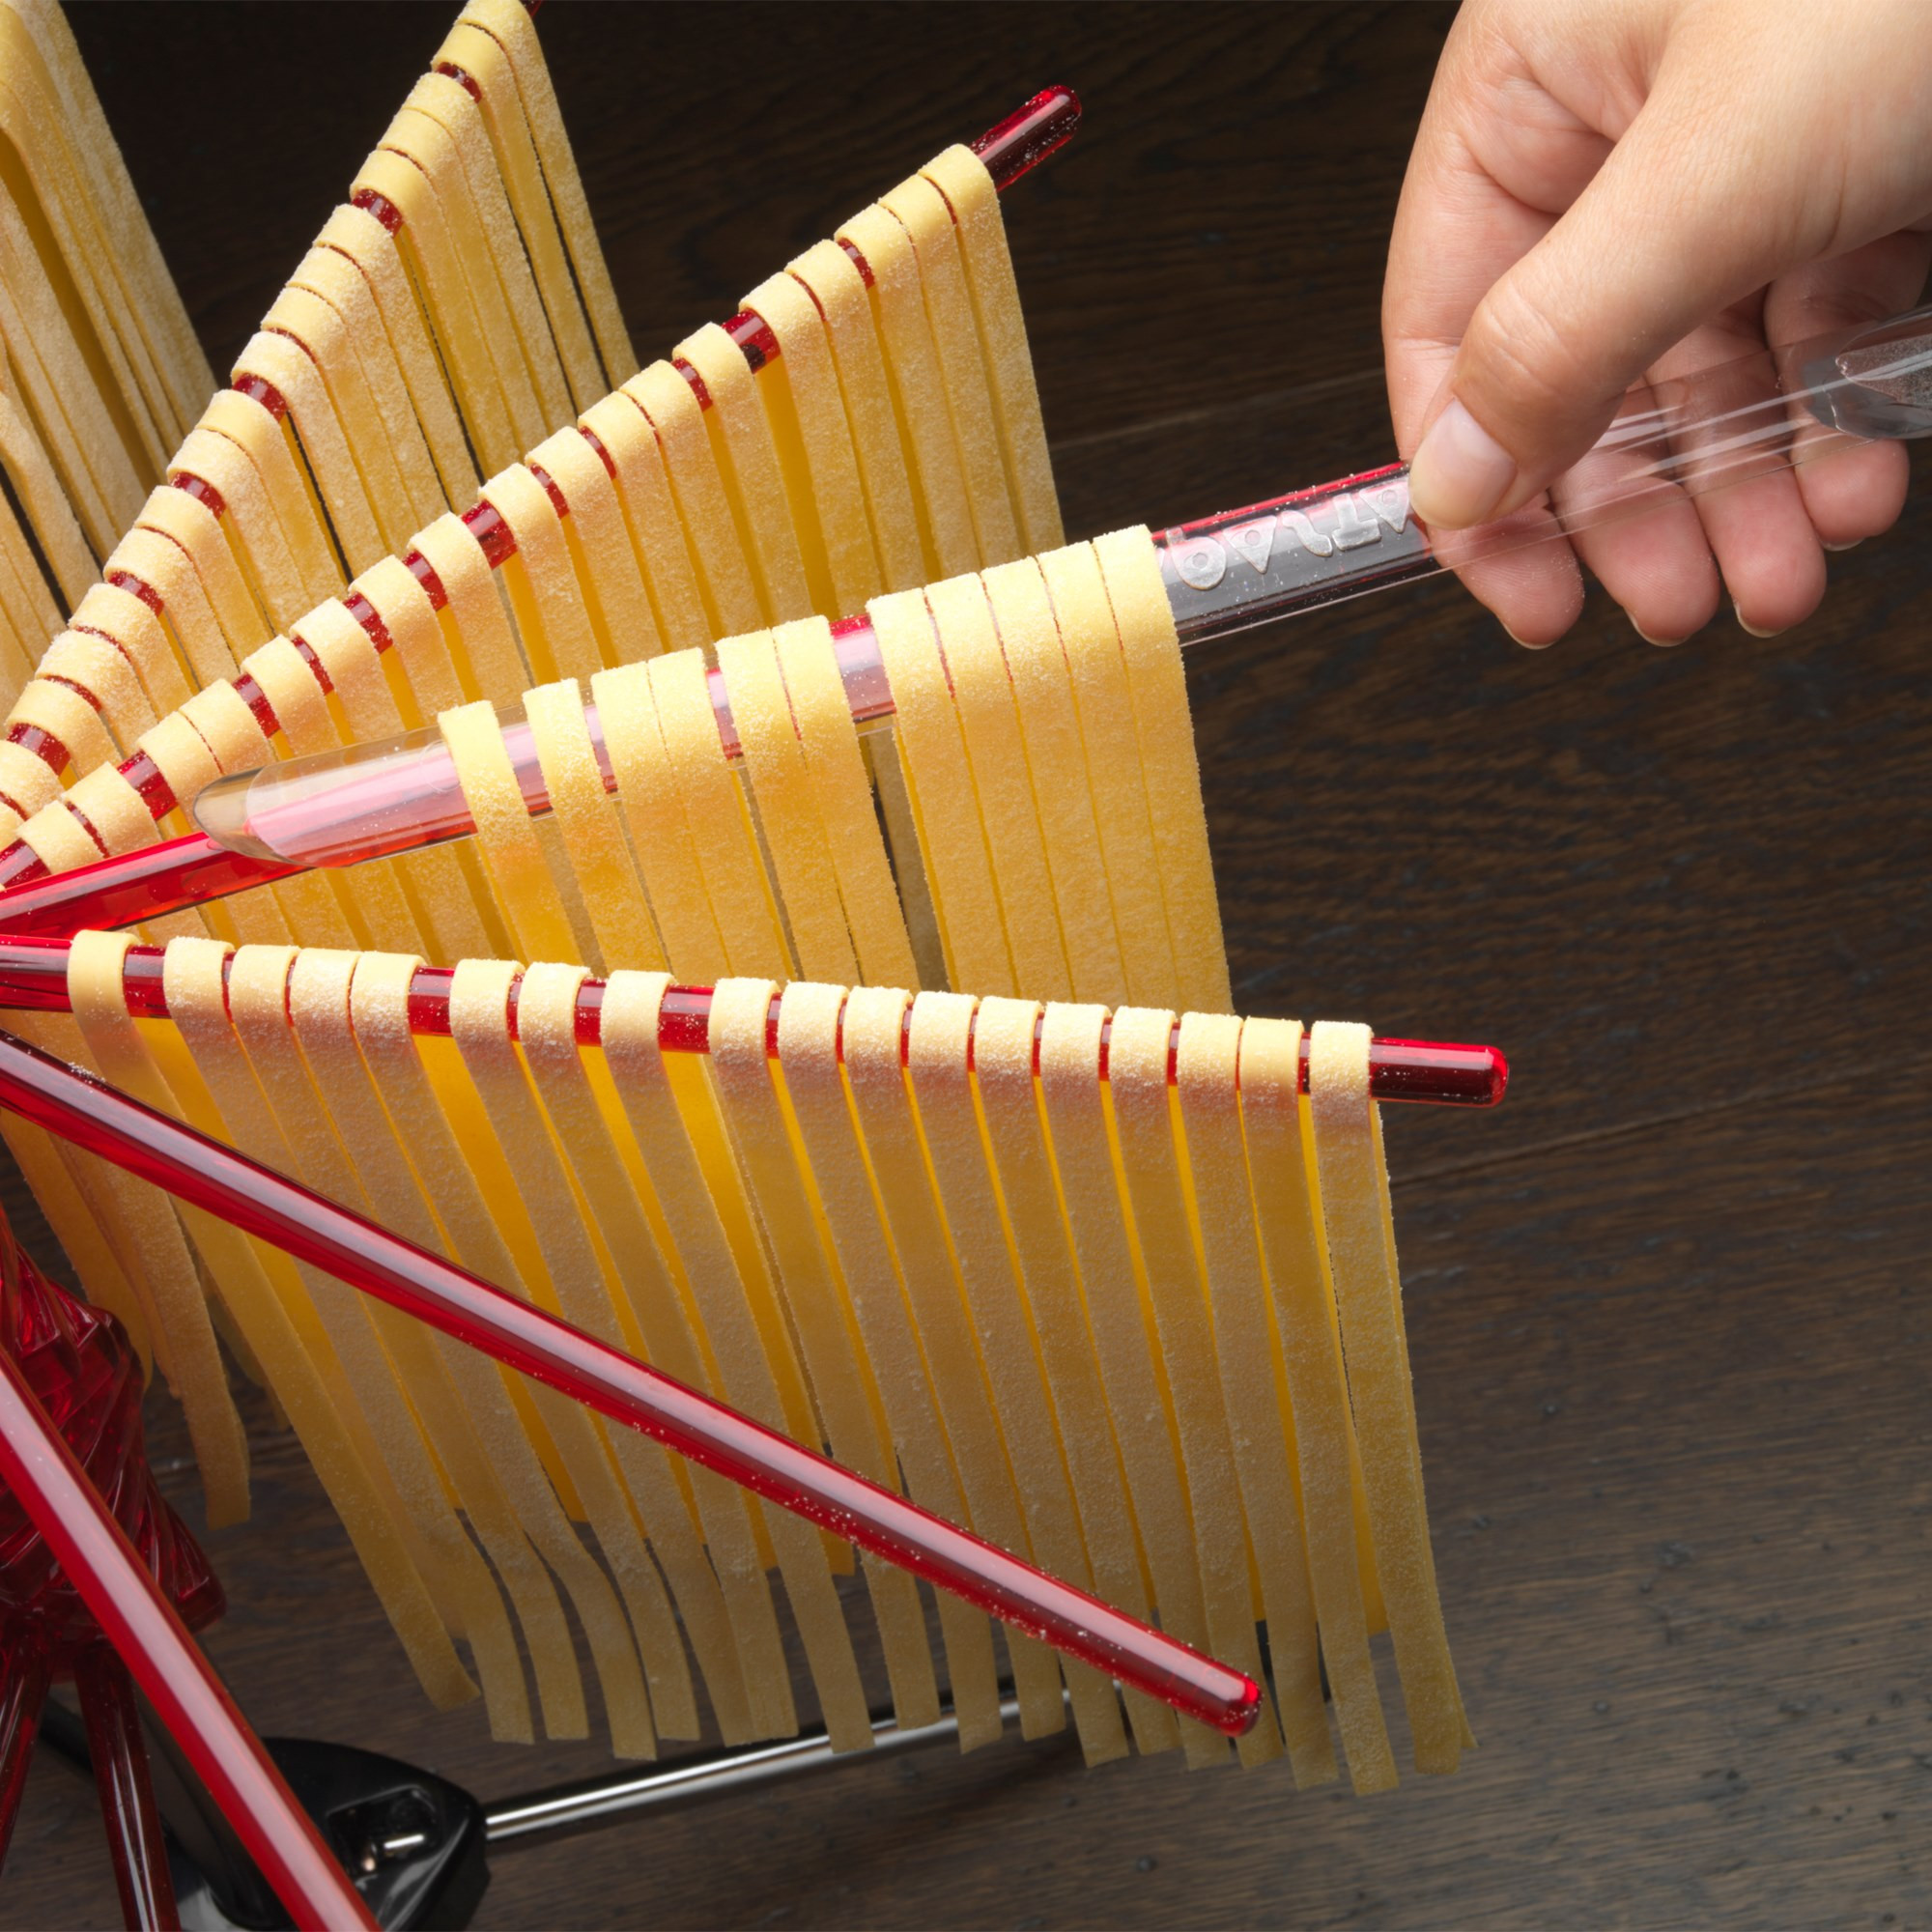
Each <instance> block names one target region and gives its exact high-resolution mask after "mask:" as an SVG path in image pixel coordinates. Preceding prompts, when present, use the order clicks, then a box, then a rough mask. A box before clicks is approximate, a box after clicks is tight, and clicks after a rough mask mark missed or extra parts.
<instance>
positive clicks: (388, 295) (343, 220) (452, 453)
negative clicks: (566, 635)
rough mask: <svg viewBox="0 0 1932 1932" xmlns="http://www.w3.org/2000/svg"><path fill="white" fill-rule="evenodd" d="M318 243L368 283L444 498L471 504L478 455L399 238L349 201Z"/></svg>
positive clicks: (328, 223) (333, 216)
mask: <svg viewBox="0 0 1932 1932" xmlns="http://www.w3.org/2000/svg"><path fill="white" fill-rule="evenodd" d="M316 246H317V247H318V248H327V249H331V250H333V251H334V252H335V253H336V254H339V255H341V256H342V257H343V259H344V260H346V261H348V262H350V263H352V264H353V265H354V266H355V269H356V270H357V272H358V273H360V275H361V277H362V279H363V281H364V282H365V283H366V284H367V285H368V289H369V292H370V294H371V295H372V296H373V297H374V298H375V301H376V307H377V309H378V311H379V313H380V314H381V316H382V320H383V327H384V330H385V331H386V332H387V334H388V338H389V346H390V348H391V350H392V351H393V352H394V355H395V358H396V364H397V367H398V368H399V369H400V370H401V372H402V377H403V381H404V383H405V384H407V385H408V389H409V399H410V404H411V408H412V412H413V414H414V417H415V421H416V424H417V426H418V427H419V429H420V430H421V433H422V436H423V440H425V442H426V443H427V444H428V446H429V452H430V456H431V458H432V459H433V461H434V463H435V465H436V475H437V478H438V480H439V482H440V489H441V493H442V500H443V501H444V503H445V504H449V503H466V502H468V501H469V499H470V498H471V497H473V496H474V495H475V494H476V484H477V475H476V463H475V459H474V458H473V457H472V456H471V455H470V453H469V444H468V443H467V442H466V441H465V440H464V435H463V423H462V420H461V418H460V417H459V415H458V413H457V408H456V400H455V398H454V396H453V395H452V394H451V393H450V388H449V385H448V384H447V383H445V382H444V381H443V377H442V370H441V366H440V363H439V361H438V358H437V354H436V351H435V349H434V348H433V347H432V346H431V343H430V338H429V333H428V331H427V329H425V327H423V311H422V309H421V308H420V307H419V306H418V304H417V302H416V298H415V293H414V291H413V290H412V288H411V286H410V275H409V270H408V269H407V268H405V267H404V264H403V258H402V255H401V253H400V252H399V250H398V248H397V246H396V238H395V237H394V236H393V235H391V234H390V233H389V231H388V230H387V229H386V228H384V226H383V224H382V223H381V222H380V221H378V220H377V219H376V217H375V216H374V215H373V214H371V213H369V212H368V211H367V210H366V209H361V208H355V207H352V206H348V205H345V206H343V207H341V208H338V209H337V210H336V211H335V212H334V213H332V214H331V215H330V216H329V217H328V219H327V221H326V222H325V223H324V224H323V228H322V233H321V234H320V235H318V236H317V237H316ZM406 468H407V465H406ZM425 514H428V513H427V512H425Z"/></svg>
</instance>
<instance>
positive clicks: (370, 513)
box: [237, 285, 420, 570]
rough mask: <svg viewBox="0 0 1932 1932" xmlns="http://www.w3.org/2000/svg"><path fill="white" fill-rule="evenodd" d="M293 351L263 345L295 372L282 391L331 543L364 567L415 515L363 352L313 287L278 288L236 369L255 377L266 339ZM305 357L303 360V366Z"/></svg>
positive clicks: (398, 539)
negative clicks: (291, 386) (291, 387)
mask: <svg viewBox="0 0 1932 1932" xmlns="http://www.w3.org/2000/svg"><path fill="white" fill-rule="evenodd" d="M271 336H272V337H273V338H275V339H276V340H284V339H286V340H287V342H288V345H289V346H290V347H293V348H294V349H295V350H296V351H297V355H295V356H291V355H288V354H286V353H285V351H283V350H280V349H276V350H271V351H269V352H268V353H270V354H271V355H273V356H274V358H275V359H276V360H277V361H279V362H280V363H281V364H282V365H283V371H284V373H285V374H287V375H291V376H294V377H295V378H296V379H297V381H296V387H295V392H294V393H293V394H290V393H288V392H287V391H284V392H283V400H284V401H285V402H287V404H288V405H289V412H290V416H291V417H292V418H293V420H294V422H295V428H296V435H297V436H298V439H299V440H300V441H301V445H302V450H303V453H304V454H305V455H306V456H307V458H308V462H309V469H310V470H311V471H312V472H313V474H314V476H315V480H316V483H317V485H318V486H319V487H320V489H321V491H322V495H323V498H324V500H325V501H326V502H327V505H328V513H329V520H330V522H331V523H332V524H333V526H334V528H335V536H336V541H337V542H338V543H339V544H340V545H341V547H342V550H343V553H344V554H345V555H346V556H347V557H348V558H349V567H350V568H351V569H352V570H360V569H363V568H366V567H367V565H368V564H370V563H372V562H374V560H375V558H376V557H377V556H379V555H380V554H382V552H383V551H384V549H385V548H390V549H393V548H394V547H395V546H396V545H398V544H401V543H404V542H406V541H407V540H408V536H409V532H410V531H411V530H412V528H413V527H414V526H415V525H416V524H417V523H418V522H419V521H420V519H418V518H417V517H416V516H414V515H413V514H412V505H411V503H410V499H409V495H408V492H407V491H406V490H405V489H404V487H403V476H402V471H401V470H400V469H398V468H397V467H396V459H395V454H394V451H393V450H392V449H391V448H390V445H389V436H388V431H387V429H386V428H385V427H384V422H383V418H382V415H381V413H380V412H379V411H378V409H377V407H376V398H375V395H374V393H373V392H372V391H371V389H370V386H369V378H368V376H367V375H366V374H365V372H364V370H363V366H362V355H361V351H360V350H359V348H358V347H357V346H356V343H355V338H354V337H353V336H352V335H351V334H350V333H349V330H348V328H347V327H345V325H344V323H343V320H342V317H341V316H340V315H339V314H338V313H337V312H336V310H335V309H333V308H332V307H330V305H329V304H328V303H327V302H326V301H324V300H323V298H321V297H320V296H318V295H316V294H314V293H313V292H312V291H310V290H308V289H304V288H298V287H296V286H294V285H291V286H290V287H288V288H285V289H283V291H282V292H281V294H280V295H278V296H277V297H276V298H275V299H274V301H273V303H272V304H271V305H270V309H269V312H268V314H267V315H266V316H264V317H263V318H262V333H261V334H259V335H257V336H256V337H255V338H254V340H253V341H252V342H251V343H250V344H249V345H248V347H247V348H246V349H245V350H244V351H243V352H242V360H241V363H238V364H237V372H238V380H239V379H240V376H241V374H242V373H246V374H253V375H261V376H263V378H264V380H269V378H268V377H267V372H266V370H265V369H264V368H263V367H262V362H263V356H264V353H265V347H266V345H267V343H268V341H269V339H270V337H271ZM302 362H306V363H307V364H308V365H309V366H308V367H307V368H305V369H304V368H302V367H301V366H300V364H301V363H302ZM276 386H277V388H278V389H279V388H280V384H276Z"/></svg>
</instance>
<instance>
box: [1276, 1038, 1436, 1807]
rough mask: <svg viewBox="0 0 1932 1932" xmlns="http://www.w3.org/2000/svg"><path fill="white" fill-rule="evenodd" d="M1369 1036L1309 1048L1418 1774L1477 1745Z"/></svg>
mask: <svg viewBox="0 0 1932 1932" xmlns="http://www.w3.org/2000/svg"><path fill="white" fill-rule="evenodd" d="M1369 1037H1370V1036H1369V1030H1368V1028H1367V1027H1364V1026H1352V1025H1345V1024H1342V1023H1339V1022H1336V1021H1330V1020H1320V1021H1317V1023H1316V1025H1315V1029H1314V1032H1313V1035H1312V1036H1311V1040H1310V1047H1309V1061H1308V1103H1309V1118H1310V1121H1311V1123H1312V1124H1313V1127H1314V1130H1315V1158H1316V1166H1317V1169H1318V1171H1319V1173H1320V1176H1321V1222H1322V1228H1323V1232H1324V1234H1325V1236H1326V1238H1327V1246H1328V1260H1329V1265H1330V1267H1331V1268H1332V1269H1333V1271H1334V1281H1335V1301H1336V1305H1337V1307H1338V1309H1339V1310H1340V1313H1341V1318H1342V1347H1343V1352H1344V1356H1345V1359H1346V1361H1347V1364H1348V1374H1349V1397H1350V1405H1351V1406H1352V1408H1353V1410H1354V1416H1355V1430H1356V1440H1357V1441H1358V1442H1359V1444H1360V1446H1361V1456H1362V1481H1363V1485H1364V1487H1365V1489H1366V1491H1367V1493H1368V1503H1369V1520H1370V1522H1371V1523H1372V1525H1373V1526H1374V1531H1375V1539H1376V1570H1377V1574H1378V1576H1379V1577H1380V1579H1381V1586H1382V1598H1383V1601H1384V1603H1386V1605H1388V1619H1389V1631H1390V1633H1391V1634H1392V1635H1393V1636H1394V1638H1395V1656H1396V1667H1397V1669H1398V1670H1400V1672H1401V1673H1402V1686H1403V1695H1404V1698H1405V1701H1406V1703H1407V1706H1408V1721H1409V1729H1410V1732H1411V1735H1412V1736H1413V1739H1414V1744H1415V1768H1416V1770H1418V1771H1423V1772H1451V1771H1454V1770H1455V1769H1456V1766H1457V1763H1458V1761H1459V1759H1460V1758H1461V1755H1462V1752H1463V1747H1464V1744H1465V1742H1469V1743H1472V1742H1473V1740H1472V1739H1469V1738H1468V1736H1467V1726H1466V1724H1465V1722H1464V1719H1463V1699H1462V1693H1461V1692H1460V1691H1459V1690H1458V1689H1457V1687H1456V1668H1455V1665H1454V1664H1453V1663H1452V1662H1450V1659H1449V1640H1448V1637H1447V1635H1446V1634H1445V1633H1444V1631H1443V1627H1442V1605H1441V1602H1440V1600H1439V1598H1438V1597H1437V1594H1436V1589H1435V1558H1434V1556H1433V1555H1432V1554H1431V1552H1430V1548H1429V1521H1428V1514H1427V1507H1426V1505H1425V1503H1424V1501H1423V1495H1422V1460H1421V1450H1420V1449H1419V1447H1418V1446H1417V1442H1416V1432H1415V1408H1414V1398H1413V1395H1412V1393H1411V1390H1410V1380H1409V1371H1408V1344H1407V1342H1406V1339H1405V1337H1404V1333H1403V1321H1402V1302H1401V1294H1402V1286H1401V1282H1400V1281H1399V1279H1398V1277H1397V1273H1396V1265H1395V1241H1394V1237H1393V1235H1392V1233H1391V1231H1390V1225H1389V1214H1388V1205H1387V1204H1388V1174H1387V1170H1386V1169H1385V1167H1384V1165H1383V1162H1382V1148H1381V1127H1380V1122H1379V1120H1378V1118H1377V1114H1376V1110H1375V1104H1374V1102H1373V1101H1371V1100H1370V1098H1369Z"/></svg>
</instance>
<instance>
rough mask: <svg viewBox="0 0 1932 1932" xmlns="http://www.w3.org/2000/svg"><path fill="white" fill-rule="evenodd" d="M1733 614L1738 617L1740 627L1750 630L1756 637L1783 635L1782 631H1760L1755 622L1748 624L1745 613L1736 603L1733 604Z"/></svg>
mask: <svg viewBox="0 0 1932 1932" xmlns="http://www.w3.org/2000/svg"><path fill="white" fill-rule="evenodd" d="M1731 614H1732V615H1733V616H1734V617H1736V618H1737V620H1738V624H1739V626H1740V628H1742V629H1744V630H1747V631H1748V632H1749V633H1750V634H1751V636H1752V637H1754V638H1776V637H1781V636H1782V635H1783V633H1782V632H1781V631H1760V630H1759V629H1758V627H1757V626H1756V625H1755V624H1747V623H1746V622H1745V613H1744V612H1743V611H1740V610H1739V609H1738V607H1737V606H1736V605H1735V604H1733V605H1732V606H1731Z"/></svg>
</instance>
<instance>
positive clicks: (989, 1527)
mask: <svg viewBox="0 0 1932 1932" xmlns="http://www.w3.org/2000/svg"><path fill="white" fill-rule="evenodd" d="M897 997H898V998H899V1000H900V1002H901V1005H900V1011H901V1012H903V1011H904V996H903V995H898V996H897ZM945 997H946V996H945V995H943V994H934V993H922V994H920V995H919V999H918V1001H917V1002H915V1003H914V1021H913V1024H914V1030H915V1036H917V1035H918V1034H919V1033H920V1032H921V1031H922V1029H921V1028H920V1025H919V1003H920V1002H925V1003H929V1002H931V1001H933V1000H935V999H943V998H945ZM881 1017H882V1015H881V1014H880V1013H879V1012H878V1011H876V1010H873V1011H871V1012H869V1013H867V1018H868V1019H869V1020H870V1021H871V1022H872V1023H871V1025H870V1026H869V1027H867V1028H866V1029H865V1030H864V1031H863V1033H862V1034H861V1035H860V1036H859V1037H857V1038H855V1037H854V1032H853V1028H852V1026H851V1024H850V1023H849V1019H848V1023H847V1026H846V1029H845V1067H846V1074H847V1077H848V1079H849V1080H850V1083H851V1089H852V1097H853V1101H854V1104H855V1110H856V1112H857V1115H858V1119H859V1127H860V1132H861V1133H862V1134H863V1136H864V1138H865V1143H866V1151H867V1159H868V1162H869V1165H870V1168H871V1173H872V1179H873V1184H874V1185H875V1186H876V1187H877V1188H878V1191H879V1200H880V1204H881V1206H882V1208H883V1210H884V1218H885V1223H886V1227H887V1230H888V1232H889V1233H890V1235H891V1237H892V1243H893V1247H894V1249H895V1252H896V1254H897V1257H898V1267H899V1277H900V1280H901V1281H902V1282H903V1284H904V1288H905V1295H906V1300H907V1303H908V1305H909V1306H910V1308H911V1310H912V1315H913V1321H914V1324H915V1326H916V1328H917V1330H918V1332H919V1336H920V1340H921V1344H922V1346H923V1350H924V1352H925V1363H926V1369H927V1372H928V1374H929V1375H930V1376H931V1378H932V1386H933V1392H934V1394H935V1395H936V1396H937V1398H938V1403H939V1412H940V1414H941V1415H942V1416H943V1417H944V1418H945V1422H946V1434H947V1436H948V1438H949V1440H950V1441H951V1442H952V1454H953V1457H954V1460H955V1461H956V1463H958V1468H959V1482H960V1487H961V1489H962V1490H963V1491H964V1492H965V1495H966V1502H967V1507H968V1508H969V1509H970V1510H971V1511H972V1517H973V1527H974V1528H975V1529H976V1530H977V1531H978V1532H979V1533H980V1535H981V1536H985V1537H989V1538H990V1539H991V1540H992V1541H993V1542H995V1543H997V1544H999V1545H1000V1546H1001V1548H1006V1549H1011V1550H1015V1551H1018V1552H1021V1553H1025V1551H1026V1550H1027V1548H1028V1539H1027V1533H1026V1525H1025V1521H1024V1520H1023V1518H1022V1516H1021V1514H1020V1507H1019V1499H1018V1497H1017V1495H1016V1493H1015V1492H1014V1488H1013V1472H1012V1468H1011V1465H1010V1463H1009V1460H1008V1456H1007V1450H1006V1444H1005V1442H1004V1440H1003V1439H1002V1437H1001V1435H1000V1427H999V1422H998V1420H997V1418H996V1417H995V1415H994V1413H993V1407H992V1402H991V1398H990V1395H989V1392H988V1390H987V1387H986V1378H985V1373H984V1370H983V1367H982V1365H981V1362H980V1348H979V1343H978V1341H977V1340H976V1338H975V1336H974V1332H973V1323H972V1321H970V1320H969V1319H968V1316H967V1312H966V1304H965V1302H964V1300H963V1299H962V1296H961V1293H960V1286H959V1282H958V1278H957V1276H956V1275H955V1273H954V1271H953V1262H952V1250H951V1247H950V1245H949V1244H948V1241H947V1237H946V1227H945V1222H944V1220H943V1218H942V1216H941V1214H940V1211H939V1207H938V1204H937V1203H936V1202H935V1201H934V1199H933V1195H932V1186H931V1182H930V1179H928V1175H927V1168H926V1160H925V1155H924V1152H923V1148H922V1144H921V1139H920V1129H919V1124H918V1122H917V1120H916V1119H915V1116H914V1113H913V1108H912V1100H911V1096H910V1094H908V1092H907V1090H906V1083H905V1078H904V1075H903V1073H902V1071H901V1069H900V1065H899V1030H898V1028H897V1027H896V1026H891V1027H886V1026H881V1025H879V1024H878V1021H879V1019H880V1018H881ZM1007 1654H1008V1656H1009V1658H1010V1659H1011V1661H1012V1667H1013V1689H1014V1691H1015V1694H1016V1695H1017V1696H1018V1699H1019V1704H1020V1728H1021V1731H1022V1733H1023V1734H1024V1735H1025V1736H1027V1737H1041V1736H1044V1735H1046V1734H1047V1733H1048V1732H1051V1731H1057V1730H1060V1729H1061V1728H1062V1727H1063V1726H1064V1725H1065V1721H1066V1719H1065V1710H1064V1708H1063V1706H1062V1703H1061V1695H1060V1669H1059V1664H1058V1661H1057V1660H1056V1658H1055V1656H1054V1654H1053V1652H1051V1651H1050V1650H1046V1649H1044V1648H1043V1647H1042V1646H1041V1645H1039V1644H1038V1643H1037V1642H1036V1641H1034V1640H1033V1639H1031V1638H1029V1637H1024V1636H1022V1635H1020V1634H1019V1633H1018V1632H1017V1631H1013V1630H1009V1631H1008V1632H1007Z"/></svg>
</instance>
